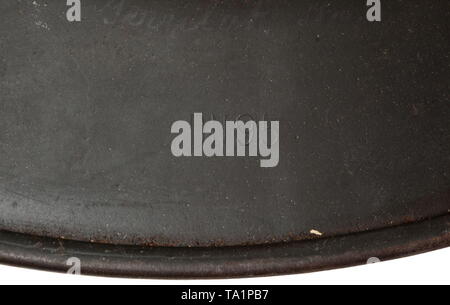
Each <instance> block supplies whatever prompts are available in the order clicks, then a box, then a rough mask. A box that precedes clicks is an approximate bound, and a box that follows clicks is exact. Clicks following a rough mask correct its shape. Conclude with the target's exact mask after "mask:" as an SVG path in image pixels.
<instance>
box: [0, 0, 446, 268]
mask: <svg viewBox="0 0 450 305" xmlns="http://www.w3.org/2000/svg"><path fill="white" fill-rule="evenodd" d="M65 4H66V3H65V1H50V0H49V1H44V0H36V1H13V0H4V1H1V3H0V15H1V18H0V229H2V230H5V231H10V232H17V233H23V234H27V235H38V236H42V237H49V238H58V239H70V240H78V241H84V242H94V243H97V244H98V243H103V244H115V245H122V246H125V245H129V246H156V247H181V248H180V249H173V250H158V249H152V250H148V251H152V253H162V254H158V255H157V256H158V257H159V258H158V259H157V260H158V261H159V262H160V263H161V264H162V266H161V267H160V269H158V266H159V265H158V266H156V267H155V268H156V269H158V270H156V269H155V270H149V269H148V268H151V267H148V266H147V269H145V271H142V272H148V273H146V274H141V273H140V271H139V270H138V269H139V268H140V267H141V266H140V264H136V263H135V262H134V261H133V258H132V257H130V258H129V262H128V263H125V262H123V261H122V260H126V256H125V255H124V256H123V258H121V259H120V264H125V266H123V267H121V268H119V269H120V270H121V271H117V273H120V274H126V275H132V274H133V272H135V274H136V275H138V274H139V275H161V276H164V275H165V274H164V272H166V271H167V272H168V273H167V274H166V275H168V276H170V275H183V276H187V275H192V276H209V275H212V276H216V275H218V276H220V275H223V274H227V275H238V274H239V275H242V274H244V275H245V274H247V275H248V274H253V273H279V272H285V271H301V270H304V269H320V268H321V267H320V264H321V263H322V264H323V266H324V267H332V266H334V265H336V266H337V265H346V264H348V263H356V262H357V260H358V259H356V258H357V257H359V256H358V255H357V251H356V250H358V251H359V250H361V251H362V250H363V249H364V247H366V246H368V244H367V243H368V241H366V242H364V243H361V244H355V245H354V247H355V248H353V246H352V242H354V241H357V238H356V239H355V238H354V237H338V238H337V239H334V241H332V242H331V240H333V239H330V238H331V237H337V236H343V235H346V234H352V233H360V232H368V231H373V230H378V229H385V230H388V231H386V232H390V231H389V229H388V228H393V227H399V226H400V227H399V228H401V226H402V225H405V226H408V227H410V226H411V227H414V226H415V224H414V223H416V222H419V221H426V220H430V219H438V218H439V217H440V216H442V217H444V218H439V219H446V218H445V217H447V216H443V215H447V214H448V210H449V209H450V173H449V171H450V154H449V151H450V120H449V118H450V101H449V96H448V93H449V92H450V90H449V89H450V84H449V79H450V68H449V66H450V60H449V54H450V44H449V38H448V37H449V36H448V33H449V18H450V5H449V1H447V0H445V1H440V0H436V1H422V0H420V1H419V0H413V1H383V21H382V22H381V23H369V22H368V21H367V20H366V10H367V7H366V6H365V1H360V0H358V1H356V0H346V1H322V0H314V1H312V0H311V1H309V0H302V1H287V0H277V1H275V0H261V1H206V0H203V1H202V0H190V1H187V0H180V1H166V0H151V1H138V0H129V1H120V0H117V1H106V0H92V1H84V2H83V8H82V16H83V18H82V21H81V22H79V23H69V22H67V20H66V16H65V12H66V10H67V7H66V5H65ZM194 113H203V115H204V117H207V118H215V119H217V120H219V121H224V120H227V119H231V118H232V119H233V120H234V119H235V118H247V119H248V118H253V119H254V120H266V119H267V120H277V121H279V122H280V162H279V165H278V166H277V167H274V168H261V167H260V166H259V160H257V159H255V158H246V157H241V158H205V157H203V158H202V157H192V158H176V157H174V156H173V155H172V153H171V148H170V147H171V141H172V140H173V135H172V134H171V125H172V123H174V122H175V121H178V120H189V119H190V118H191V117H192V115H193V114H194ZM430 226H431V225H430ZM422 228H428V227H427V225H426V222H424V223H423V226H422ZM439 228H440V229H443V230H444V231H445V232H447V231H446V230H448V224H447V222H445V221H444V223H441V224H440V227H439ZM393 230H402V229H393ZM438 231H439V232H440V233H439V234H441V233H442V230H438ZM395 232H398V231H395ZM401 232H404V233H402V234H400V235H399V236H401V237H402V238H400V239H392V247H394V246H395V243H396V242H397V243H398V245H399V247H398V248H396V249H399V250H398V251H393V252H395V253H397V252H398V253H399V254H406V252H408V251H409V252H411V251H416V249H415V247H414V246H413V245H415V242H418V244H417V245H419V244H420V245H422V243H424V244H426V246H424V247H423V248H424V249H425V248H426V249H431V248H435V247H437V246H438V245H439V246H444V245H447V244H448V235H446V234H447V233H445V234H443V235H442V236H441V237H440V238H437V241H436V242H435V243H434V242H432V240H431V239H432V234H431V235H430V234H429V233H430V232H434V233H436V234H437V232H435V231H433V230H431V231H430V232H422V234H421V235H420V236H421V237H420V238H419V237H417V236H407V235H406V232H407V231H401ZM319 233H320V234H319ZM370 234H372V233H367V235H364V236H370ZM373 234H375V233H373ZM319 235H320V236H319ZM12 236H14V235H8V234H6V235H4V238H5V239H6V240H9V239H11V238H12V239H14V237H12ZM358 236H359V235H358ZM374 236H378V235H374ZM380 236H384V235H383V234H381V235H380ZM2 238H3V237H2ZM21 238H22V237H21ZM324 238H325V239H324ZM422 238H423V240H422ZM427 238H429V239H430V240H431V241H430V243H426V242H425V241H426V240H427ZM310 239H324V240H323V241H321V240H318V241H312V242H310V241H308V240H310ZM416 239H419V240H416ZM328 240H330V242H331V243H333V247H331V248H330V250H329V252H328V253H324V257H321V258H319V257H316V255H318V254H317V253H315V252H314V253H312V252H308V251H309V250H298V251H297V250H289V251H288V252H289V253H292V257H291V258H292V259H295V261H296V262H297V263H294V262H293V261H292V260H289V259H287V260H286V259H285V260H283V259H282V258H283V253H284V252H282V250H276V249H284V248H283V247H287V248H289V249H297V248H296V247H297V246H296V245H297V243H296V242H300V241H304V242H305V244H306V245H312V244H314V245H322V243H325V244H326V243H328ZM338 241H342V245H341V246H339V242H338ZM409 241H414V242H409ZM27 242H28V239H27V241H25V242H24V243H25V244H27ZM283 242H286V243H288V242H291V243H288V244H286V245H285V246H273V248H272V247H270V246H269V245H272V244H275V243H283ZM64 243H65V242H64ZM310 243H311V244H310ZM69 244H70V245H71V243H69ZM325 244H323V247H324V248H326V246H325ZM8 245H9V244H8ZM80 245H81V246H80V247H81V248H82V249H85V247H87V248H89V245H87V244H80ZM248 245H253V246H254V245H266V246H264V247H267V249H274V250H270V251H269V250H267V251H269V252H268V253H272V256H271V257H270V264H271V266H272V267H270V268H269V267H268V269H264V272H263V271H262V270H260V269H258V268H259V267H257V266H256V265H257V264H256V261H258V259H257V257H259V255H262V253H265V251H266V250H264V251H260V250H258V251H256V252H257V253H258V254H257V255H256V256H255V258H254V259H253V260H252V262H251V263H250V265H246V263H242V264H239V263H238V262H239V261H240V257H241V258H242V260H243V261H245V257H246V254H245V253H246V251H253V250H245V249H247V248H242V247H243V246H248ZM301 245H303V244H301ZM376 245H377V243H375V246H373V247H372V248H371V249H375V248H374V247H376ZM378 245H379V246H381V245H380V244H378ZM22 246H23V245H22V243H21V242H18V243H16V244H14V245H10V246H5V244H4V246H3V247H4V248H3V253H1V252H0V254H1V255H2V256H3V257H5V251H6V250H5V249H8V251H9V249H10V248H9V247H11V249H13V250H11V251H16V250H17V251H19V252H20V251H24V252H25V253H27V254H26V255H30V256H24V257H28V258H29V259H30V261H33V262H30V263H31V264H32V265H34V264H36V265H38V266H44V267H50V268H57V266H59V265H58V264H59V263H57V262H56V261H54V260H53V261H52V260H50V261H48V266H45V264H46V263H44V262H39V261H35V260H39V259H40V258H41V259H43V258H44V257H47V256H46V255H50V256H49V257H53V256H52V255H54V254H52V253H53V252H52V251H53V250H51V251H50V250H49V251H50V252H49V251H47V250H48V249H50V248H51V246H49V247H50V248H45V247H44V248H43V250H45V249H47V250H45V251H44V252H43V253H44V254H42V256H41V254H39V251H40V250H42V249H41V248H39V247H35V248H29V247H28V246H24V247H22ZM196 246H201V247H218V248H217V249H214V248H213V249H208V250H198V251H199V252H198V253H203V252H202V251H206V252H205V253H206V255H208V256H211V260H215V257H216V255H217V254H219V253H222V252H221V251H223V253H224V254H223V256H220V255H219V256H220V257H221V258H220V259H219V261H221V264H223V265H226V261H227V260H233V261H236V265H234V267H230V268H232V269H226V268H225V269H226V271H225V269H220V270H219V269H218V267H217V266H216V267H212V266H211V264H212V263H211V261H209V260H208V261H207V263H204V262H201V263H199V264H200V265H201V266H203V267H202V269H199V270H195V268H194V267H192V266H191V267H189V266H187V265H189V263H188V262H190V258H189V255H190V254H186V255H185V254H184V253H191V252H190V251H192V253H197V252H196V251H197V250H188V249H185V248H183V247H196ZM223 246H241V248H236V249H237V250H236V251H235V252H233V250H225V248H221V247H223ZM347 246H348V247H349V248H348V249H349V250H348V251H350V254H349V255H350V256H351V259H346V258H347V256H346V255H347V254H345V253H346V251H347V250H346V249H347V248H345V247H347ZM5 247H6V248H5ZM76 247H78V246H76ZM93 247H96V250H95V252H96V253H97V254H98V251H103V250H97V249H103V248H101V247H102V246H93ZM97 247H99V248H97ZM105 247H108V246H105ZM302 247H303V246H302ZM64 248H66V247H64ZM69 248H70V247H69ZM118 249H121V248H118ZM165 249H166V248H165ZM183 249H184V250H183ZM243 249H244V250H243ZM248 249H254V248H248ZM261 249H266V248H261ZM302 249H303V248H302ZM307 249H309V248H307ZM389 249H394V248H391V246H389V247H387V246H386V247H382V249H380V250H381V251H390V250H389ZM417 249H419V250H420V247H419V246H418V247H417ZM30 251H31V252H30ZM83 251H84V250H83ZM117 251H121V250H117ZM146 251H147V250H146ZM159 251H162V252H159ZM165 251H169V252H167V253H171V252H170V251H175V252H174V253H176V255H174V256H178V255H180V254H182V257H188V259H183V258H181V260H180V264H185V266H184V267H183V268H184V269H183V268H182V267H179V268H181V269H182V271H181V270H180V271H179V272H177V270H176V268H178V267H173V268H172V267H170V268H169V267H168V265H167V264H168V263H167V264H166V263H162V261H164V260H165V259H163V258H161V257H160V256H161V255H162V256H164V255H165V253H166V252H165ZM184 251H188V252H184ZM230 251H231V252H230ZM241 251H242V252H241ZM271 251H273V252H271ZM277 251H281V252H277ZM290 251H292V252H290ZM303 251H306V252H305V253H304V252H303ZM333 251H339V254H337V252H336V255H337V256H338V257H339V260H338V261H333V257H335V256H333V255H332V252H333ZM30 253H31V254H30ZM229 253H232V254H230V255H229ZM364 253H366V252H364ZM383 253H385V252H383ZM383 253H382V254H383ZM151 255H153V254H151ZM195 255H197V254H195ZM311 255H314V257H316V258H317V260H316V261H315V262H316V263H317V264H313V263H311V266H310V267H307V266H306V265H307V262H308V261H310V260H308V257H311ZM362 256H364V255H361V257H362ZM388 256H389V255H388ZM393 256H395V255H393ZM0 257H1V256H0ZM6 257H7V259H6V260H7V261H13V262H17V263H21V264H24V263H26V262H27V259H25V258H23V259H20V258H16V259H14V258H12V257H9V256H7V255H6ZM277 257H278V258H280V259H282V261H283V263H280V264H281V265H282V266H281V265H279V268H278V269H277V263H276V261H275V260H276V258H277ZM289 257H290V256H289ZM52 259H54V257H53V258H52ZM341 259H342V260H341ZM297 260H298V261H297ZM144 261H145V262H148V261H146V259H144ZM310 262H311V261H310ZM120 264H119V265H120ZM128 264H129V265H128ZM158 264H159V263H158ZM289 264H292V266H297V265H296V264H304V265H302V266H300V265H298V267H292V268H288V265H289ZM207 266H210V269H208V268H209V267H207ZM108 268H109V267H108V266H106V265H97V267H94V266H92V267H91V272H94V273H96V272H97V271H98V272H100V270H103V269H104V270H106V271H104V272H105V273H107V274H115V273H116V272H115V271H114V270H110V269H108ZM171 268H172V269H171ZM203 268H206V269H203ZM233 268H235V269H233ZM261 268H263V267H261ZM221 270H223V271H221ZM202 271H204V272H205V273H204V274H200V273H201V272H202ZM169 273H170V274H169Z"/></svg>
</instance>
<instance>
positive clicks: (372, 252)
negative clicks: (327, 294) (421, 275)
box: [0, 214, 450, 279]
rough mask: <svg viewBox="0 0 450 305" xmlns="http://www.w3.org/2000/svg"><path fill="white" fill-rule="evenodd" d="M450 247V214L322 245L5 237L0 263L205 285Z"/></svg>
mask: <svg viewBox="0 0 450 305" xmlns="http://www.w3.org/2000/svg"><path fill="white" fill-rule="evenodd" d="M449 246H450V214H446V215H443V216H439V217H435V218H432V219H429V220H425V221H422V222H416V223H412V224H408V225H402V226H397V227H391V228H386V229H382V230H376V231H368V232H362V233H357V234H351V235H344V236H337V237H330V238H319V239H316V240H310V241H302V242H290V243H285V244H268V245H264V246H247V247H244V246H243V247H223V248H159V247H153V248H151V247H137V246H114V245H106V244H91V243H85V242H77V241H69V240H59V239H50V238H43V237H38V236H31V235H24V234H18V233H11V232H0V263H3V264H8V265H13V266H19V267H28V268H34V269H41V270H47V271H56V272H67V270H68V269H69V267H68V265H67V261H68V260H69V259H70V258H73V257H76V258H78V259H79V260H80V261H81V273H82V274H84V275H96V276H111V277H132V278H164V279H186V278H192V279H200V278H210V279H212V278H236V277H254V276H273V275H283V274H297V273H306V272H314V271H323V270H328V269H335V268H343V267H350V266H356V265H361V264H365V263H367V262H368V261H369V260H370V259H371V258H378V259H380V260H381V261H384V260H389V259H395V258H401V257H405V256H409V255H414V254H419V253H423V252H428V251H432V250H437V249H440V248H444V247H449Z"/></svg>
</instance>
